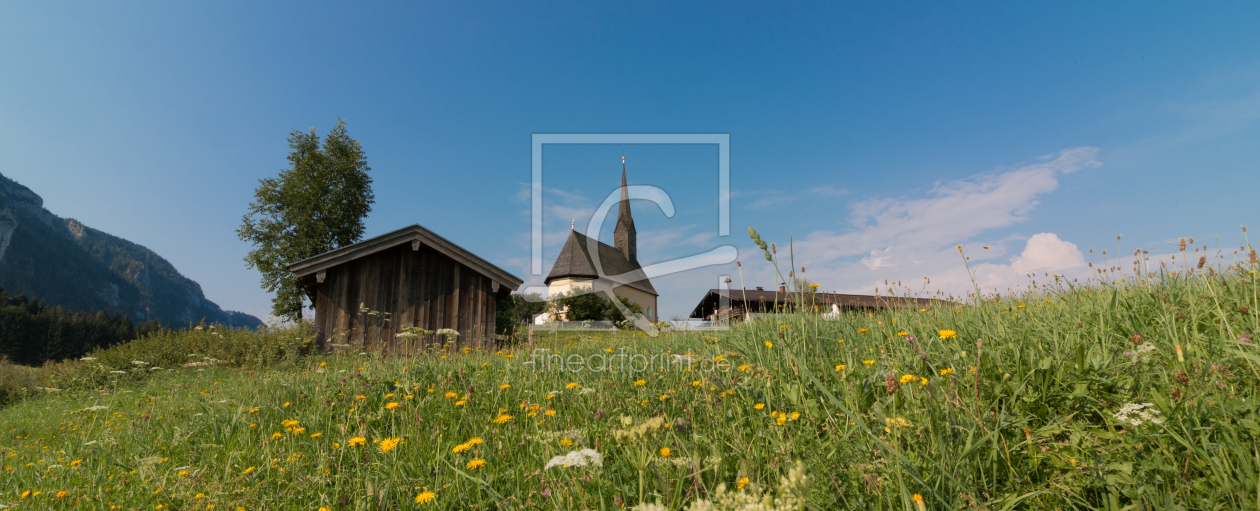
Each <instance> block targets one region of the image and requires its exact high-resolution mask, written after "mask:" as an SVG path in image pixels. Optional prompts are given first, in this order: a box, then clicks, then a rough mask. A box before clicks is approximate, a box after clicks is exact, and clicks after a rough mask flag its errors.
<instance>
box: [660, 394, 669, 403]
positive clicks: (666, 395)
mask: <svg viewBox="0 0 1260 511" xmlns="http://www.w3.org/2000/svg"><path fill="white" fill-rule="evenodd" d="M666 399H669V394H661V397H660V400H661V402H665V400H666Z"/></svg>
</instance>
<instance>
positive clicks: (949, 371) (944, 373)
mask: <svg viewBox="0 0 1260 511" xmlns="http://www.w3.org/2000/svg"><path fill="white" fill-rule="evenodd" d="M951 374H954V368H952V367H946V368H944V369H941V376H948V375H951Z"/></svg>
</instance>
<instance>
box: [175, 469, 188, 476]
mask: <svg viewBox="0 0 1260 511" xmlns="http://www.w3.org/2000/svg"><path fill="white" fill-rule="evenodd" d="M175 475H176V476H178V477H184V476H186V475H188V471H187V470H180V471H179V472H177V473H176V474H175Z"/></svg>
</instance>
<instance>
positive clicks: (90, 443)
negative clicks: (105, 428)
mask: <svg viewBox="0 0 1260 511" xmlns="http://www.w3.org/2000/svg"><path fill="white" fill-rule="evenodd" d="M94 443H96V440H93V441H91V442H88V443H86V444H83V446H84V447H87V446H89V445H92V444H94Z"/></svg>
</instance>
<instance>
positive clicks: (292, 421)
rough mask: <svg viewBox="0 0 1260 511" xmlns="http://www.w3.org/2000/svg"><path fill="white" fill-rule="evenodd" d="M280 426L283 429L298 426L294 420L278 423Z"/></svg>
mask: <svg viewBox="0 0 1260 511" xmlns="http://www.w3.org/2000/svg"><path fill="white" fill-rule="evenodd" d="M280 425H281V426H284V427H286V428H291V427H293V426H297V425H298V421H295V420H285V421H280Z"/></svg>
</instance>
